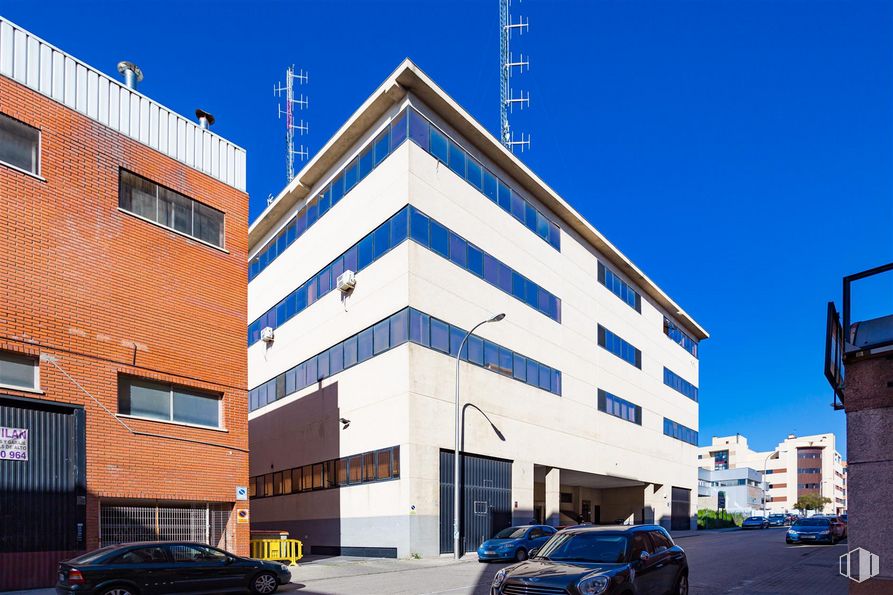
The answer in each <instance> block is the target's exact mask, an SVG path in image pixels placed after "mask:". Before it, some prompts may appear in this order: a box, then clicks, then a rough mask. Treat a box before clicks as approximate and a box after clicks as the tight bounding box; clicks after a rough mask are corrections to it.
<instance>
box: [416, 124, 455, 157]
mask: <svg viewBox="0 0 893 595" xmlns="http://www.w3.org/2000/svg"><path fill="white" fill-rule="evenodd" d="M411 132H412V131H411V130H410V133H411ZM448 151H449V149H448V147H447V139H446V137H445V136H444V135H442V134H441V133H440V131H438V130H436V129H435V128H434V127H433V126H432V127H431V154H432V155H434V156H435V157H437V158H438V159H440V160H441V161H442V162H444V163H448V162H449V158H450V157H449V152H448Z"/></svg>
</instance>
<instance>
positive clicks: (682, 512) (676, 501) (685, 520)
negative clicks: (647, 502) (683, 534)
mask: <svg viewBox="0 0 893 595" xmlns="http://www.w3.org/2000/svg"><path fill="white" fill-rule="evenodd" d="M690 511H691V490H687V489H685V488H677V487H674V488H673V493H672V502H671V508H670V514H671V515H672V516H671V517H670V529H672V530H673V531H685V530H687V529H689V528H690V527H691V519H690V517H689V514H690Z"/></svg>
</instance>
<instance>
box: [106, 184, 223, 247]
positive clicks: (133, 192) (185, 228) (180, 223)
mask: <svg viewBox="0 0 893 595" xmlns="http://www.w3.org/2000/svg"><path fill="white" fill-rule="evenodd" d="M118 206H119V207H121V208H122V209H124V210H125V211H127V212H129V213H133V214H134V215H137V216H139V217H142V218H144V219H148V220H149V221H151V222H153V223H157V224H158V225H161V226H162V227H166V228H168V229H172V230H174V231H176V232H179V233H181V234H183V235H187V236H189V237H191V238H195V239H197V240H200V241H202V242H205V243H206V244H210V245H212V246H215V247H217V248H222V247H223V237H224V234H223V212H222V211H218V210H217V209H213V208H211V207H209V206H207V205H203V204H202V203H200V202H198V201H195V200H193V199H191V198H189V197H187V196H183V195H182V194H180V193H179V192H174V191H173V190H170V189H168V188H165V187H164V186H161V185H159V184H156V183H155V182H152V181H150V180H147V179H146V178H143V177H141V176H138V175H136V174H133V173H130V172H129V171H126V170H123V169H122V170H121V173H120V184H119V190H118Z"/></svg>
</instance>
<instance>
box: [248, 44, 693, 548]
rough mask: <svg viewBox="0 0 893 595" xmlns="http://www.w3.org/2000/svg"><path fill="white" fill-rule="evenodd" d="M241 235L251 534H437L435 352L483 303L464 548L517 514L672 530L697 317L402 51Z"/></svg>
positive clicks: (448, 367)
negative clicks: (246, 249) (244, 241)
mask: <svg viewBox="0 0 893 595" xmlns="http://www.w3.org/2000/svg"><path fill="white" fill-rule="evenodd" d="M249 242H250V258H251V262H250V275H249V278H250V282H249V298H248V308H249V315H248V323H249V328H248V358H249V389H250V400H251V402H250V409H251V413H250V417H249V429H250V445H251V466H250V475H251V476H252V481H251V487H250V492H251V520H252V528H253V529H276V530H288V531H289V532H290V533H291V535H292V536H293V537H297V538H300V539H302V540H304V542H305V547H306V548H308V549H309V551H311V552H314V553H342V554H347V555H350V554H356V555H377V556H399V557H404V556H410V555H411V554H420V555H423V556H432V555H438V554H441V553H443V552H447V551H451V550H452V538H453V530H452V523H453V512H452V506H453V452H454V448H455V447H454V402H455V400H454V399H455V389H456V384H455V383H456V366H457V363H456V357H455V356H456V355H457V354H458V351H459V344H460V343H461V342H462V339H463V337H464V335H465V332H466V331H468V330H470V329H472V327H474V326H475V325H476V324H478V323H479V322H481V321H484V320H488V319H490V318H491V317H493V316H494V315H495V314H498V313H504V314H505V318H504V319H503V320H501V321H499V322H492V323H489V324H484V325H483V326H480V327H479V328H478V329H477V330H476V331H475V333H474V335H473V336H472V337H471V338H470V339H469V340H468V342H467V347H466V348H465V349H463V350H462V353H461V354H460V355H461V363H460V364H459V372H460V375H461V380H460V387H461V402H462V404H463V409H462V411H463V419H464V433H463V444H464V446H461V451H462V452H463V457H462V460H463V480H462V482H461V484H462V488H463V494H464V496H463V500H462V501H463V506H462V513H461V519H462V523H461V525H462V532H461V533H462V542H463V543H464V546H465V548H466V549H467V550H469V551H471V550H473V549H475V548H476V547H477V546H478V545H479V544H480V542H481V541H482V540H483V539H485V538H487V537H490V536H491V535H492V534H493V533H494V532H495V531H497V530H499V529H501V528H503V527H505V526H508V525H509V524H510V523H513V522H514V523H525V522H530V521H531V520H532V519H538V520H542V521H544V522H548V523H551V524H554V525H559V524H570V523H573V522H576V521H577V520H580V519H582V520H585V521H591V522H596V523H608V522H625V523H633V522H636V523H638V522H658V523H661V524H663V525H665V526H666V527H668V528H672V529H689V528H691V527H693V526H694V514H695V504H696V501H697V491H696V490H697V486H698V475H697V468H698V466H697V446H696V445H697V428H698V393H697V385H698V358H697V350H698V341H700V340H702V339H704V338H706V337H707V333H706V331H705V330H704V329H703V328H701V327H700V326H699V325H698V324H697V323H696V322H695V321H694V320H693V319H692V318H691V317H690V316H689V315H688V314H686V313H685V311H684V310H683V309H682V308H681V307H680V306H679V305H677V304H676V303H675V302H674V301H673V300H672V299H671V298H670V297H669V296H668V295H667V294H665V293H664V292H663V291H662V290H661V289H660V288H659V287H658V286H657V285H655V284H654V282H652V281H651V280H650V279H649V278H648V277H647V276H646V275H645V274H644V273H643V272H642V271H641V270H639V269H638V268H637V267H636V266H635V265H634V264H633V263H632V262H630V260H629V259H628V258H627V257H626V256H624V255H623V254H622V253H621V252H620V251H619V250H618V249H617V248H616V247H615V246H614V245H613V244H611V243H610V242H609V241H608V240H607V239H606V238H605V237H604V236H603V235H601V234H600V233H599V232H598V231H597V230H596V229H595V228H594V227H592V225H590V224H589V223H588V222H587V221H585V220H584V219H583V218H582V217H581V216H580V215H579V214H578V213H577V212H576V211H575V210H574V209H573V208H572V207H571V205H570V204H569V203H568V202H566V201H565V200H564V199H563V198H561V197H560V196H558V195H557V194H556V193H555V192H554V191H553V190H552V189H550V188H549V186H547V185H546V183H545V182H543V181H542V180H540V179H539V178H538V177H537V176H536V175H535V174H534V173H533V172H532V171H530V170H529V169H528V168H527V167H526V166H525V165H524V164H523V163H522V162H521V160H520V159H518V157H516V156H515V155H513V154H512V153H511V152H509V151H508V150H506V149H505V148H504V147H503V146H502V145H501V144H500V143H499V141H498V140H497V139H496V138H494V137H493V136H492V135H491V134H490V133H489V132H487V131H486V130H485V129H484V128H483V127H482V126H481V125H480V124H479V123H478V122H477V121H475V120H474V119H473V118H472V117H471V116H470V115H469V114H468V113H466V112H465V111H464V110H463V109H462V108H461V107H460V106H459V105H457V104H456V103H455V102H454V101H453V100H452V99H451V98H450V97H449V96H448V95H447V94H446V93H445V92H444V91H443V90H442V89H440V88H439V87H438V86H437V85H436V84H435V83H434V82H433V81H432V80H431V79H429V78H428V77H427V76H426V75H425V74H424V73H423V72H422V71H421V70H419V68H418V67H416V66H415V65H414V64H413V63H412V62H410V61H406V62H404V63H402V64H401V65H400V67H399V68H398V69H397V70H396V71H395V72H394V73H393V74H391V76H389V77H388V78H387V80H385V82H384V83H383V84H382V85H381V86H380V87H379V88H378V89H376V90H375V92H374V93H373V94H372V95H371V96H370V97H369V98H368V99H367V100H366V101H365V103H363V105H362V106H360V108H359V109H358V110H357V111H356V112H355V113H354V114H353V115H352V116H351V117H350V118H349V119H348V121H347V122H346V123H345V124H344V125H343V126H342V127H341V129H340V130H338V132H337V133H336V134H335V135H334V137H333V138H332V139H331V140H330V141H329V142H328V143H327V144H326V145H325V146H324V147H323V148H322V149H321V150H320V151H319V152H318V153H317V154H316V155H315V156H314V158H313V159H312V160H310V161H309V162H308V163H307V164H306V166H304V168H303V169H302V170H301V171H300V172H299V173H298V174H297V176H296V177H295V178H294V180H293V181H292V182H291V183H290V184H289V185H288V186H287V187H286V188H285V189H284V190H283V191H282V192H281V193H280V194H279V195H278V196H277V197H276V198H275V200H274V201H273V202H271V204H270V205H269V206H268V207H267V209H266V210H265V211H264V212H263V213H262V215H261V216H260V217H259V218H258V219H257V220H256V221H255V222H254V224H253V225H252V226H251V228H250V231H249ZM348 271H350V272H352V273H353V274H354V276H353V282H355V286H354V287H353V288H350V284H351V283H350V282H349V279H348V277H350V274H349V273H348ZM674 274H675V275H684V274H685V273H684V271H674ZM339 278H340V279H341V289H339V287H338V285H339V282H338V279H339ZM466 404H467V405H468V406H465V405H466ZM491 424H492V425H491ZM693 493H694V495H693Z"/></svg>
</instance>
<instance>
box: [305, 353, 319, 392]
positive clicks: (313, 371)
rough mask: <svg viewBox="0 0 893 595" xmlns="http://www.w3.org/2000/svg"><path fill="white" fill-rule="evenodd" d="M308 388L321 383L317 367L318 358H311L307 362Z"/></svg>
mask: <svg viewBox="0 0 893 595" xmlns="http://www.w3.org/2000/svg"><path fill="white" fill-rule="evenodd" d="M306 370H307V386H310V385H311V384H314V383H316V382H317V381H319V370H318V369H317V367H316V358H315V357H311V358H310V359H308V360H307V368H306Z"/></svg>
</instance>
